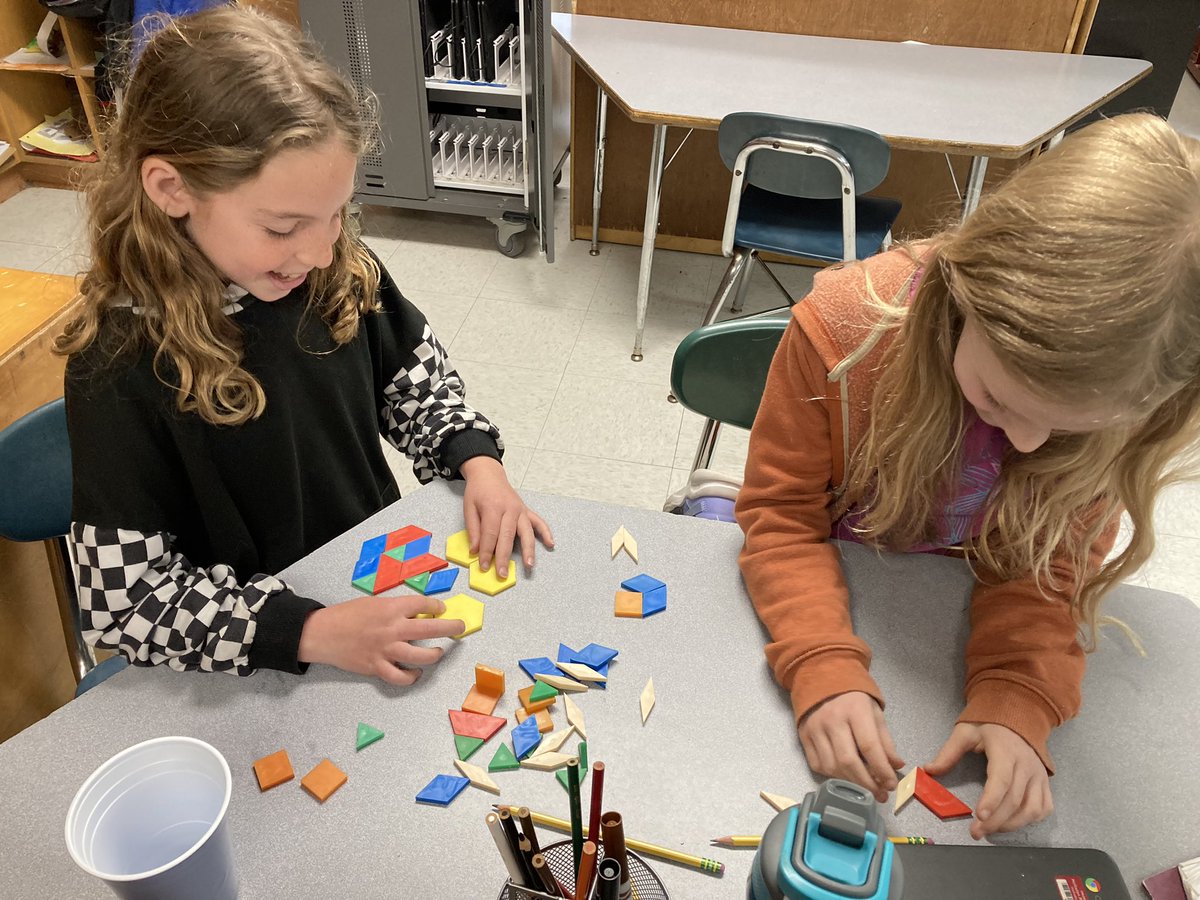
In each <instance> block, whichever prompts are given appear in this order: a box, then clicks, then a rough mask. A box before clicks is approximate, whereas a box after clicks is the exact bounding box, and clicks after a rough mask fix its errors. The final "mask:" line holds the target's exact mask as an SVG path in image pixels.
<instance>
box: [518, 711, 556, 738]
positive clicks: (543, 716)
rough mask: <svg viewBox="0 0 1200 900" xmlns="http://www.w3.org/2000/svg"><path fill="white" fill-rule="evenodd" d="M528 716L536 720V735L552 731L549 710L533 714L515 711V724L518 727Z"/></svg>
mask: <svg viewBox="0 0 1200 900" xmlns="http://www.w3.org/2000/svg"><path fill="white" fill-rule="evenodd" d="M530 716H533V717H534V718H536V719H537V726H538V734H546V733H547V732H551V731H553V730H554V720H553V719H552V718H550V710H548V709H539V710H538V711H537V712H535V713H530V712H526V711H525V710H523V709H518V710H517V724H518V725H520V724H521V723H522V722H524V721H525V720H526V719H528V718H529V717H530Z"/></svg>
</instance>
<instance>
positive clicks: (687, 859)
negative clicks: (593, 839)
mask: <svg viewBox="0 0 1200 900" xmlns="http://www.w3.org/2000/svg"><path fill="white" fill-rule="evenodd" d="M492 808H493V809H495V810H502V809H509V810H511V809H516V807H513V806H505V805H503V804H500V803H495V804H493V805H492ZM529 815H530V816H531V817H532V818H533V821H535V822H537V823H538V824H539V825H545V826H546V827H547V828H553V829H555V830H556V831H565V832H566V833H567V834H570V833H571V823H570V822H568V821H567V820H566V819H559V818H557V817H555V816H548V815H546V814H545V813H539V812H531V813H530V814H529ZM601 832H602V833H603V828H601ZM583 836H584V837H590V835H589V834H588V831H587V826H586V825H585V826H584V832H583ZM625 846H626V847H627V848H628V849H630V850H636V851H637V852H638V853H645V854H646V855H647V856H656V857H658V858H659V859H666V860H670V861H671V862H675V863H679V864H680V865H684V866H691V867H692V868H695V869H699V870H700V871H701V872H707V873H708V874H709V875H716V876H718V877H719V876H721V875H724V874H725V863H723V862H719V861H717V860H715V859H709V858H708V857H706V856H693V855H692V854H691V853H681V852H679V851H678V850H672V849H670V848H668V847H660V846H658V845H657V844H649V843H647V842H646V841H639V840H635V839H634V838H631V837H627V838H625ZM597 871H599V867H597Z"/></svg>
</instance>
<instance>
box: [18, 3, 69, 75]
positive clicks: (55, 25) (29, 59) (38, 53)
mask: <svg viewBox="0 0 1200 900" xmlns="http://www.w3.org/2000/svg"><path fill="white" fill-rule="evenodd" d="M4 61H5V62H6V63H10V64H12V65H17V66H65V65H69V60H68V59H67V51H66V47H65V45H64V44H63V37H62V26H61V24H60V23H59V21H58V16H57V15H55V14H54V13H46V18H45V19H43V20H42V25H41V27H40V28H38V33H37V36H36V37H35V38H34V39H33V40H31V41H30V42H29V43H28V44H26V45H25V46H24V47H22V48H21V49H20V50H16V51H14V52H12V53H10V54H8V56H6V57H4Z"/></svg>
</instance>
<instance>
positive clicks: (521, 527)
mask: <svg viewBox="0 0 1200 900" xmlns="http://www.w3.org/2000/svg"><path fill="white" fill-rule="evenodd" d="M460 471H461V472H462V475H463V478H465V479H466V480H467V489H466V491H465V492H464V494H463V518H464V519H465V520H466V522H467V537H469V538H470V540H471V552H472V553H477V554H478V555H479V568H481V569H483V570H484V571H485V572H486V571H487V569H488V567H489V566H490V565H491V564H492V562H493V559H494V561H495V563H496V572H497V574H499V576H500V577H501V578H505V577H507V576H508V559H509V557H510V556H511V555H512V551H513V543H514V541H515V540H516V539H517V538H520V540H521V558H522V559H523V560H524V561H525V567H526V568H530V567H532V566H533V553H534V547H535V541H534V534H535V533H536V534H537V537H539V538H541V541H542V543H543V544H545V545H546V547H547V548H548V549H553V548H554V535H552V534H551V533H550V526H549V525H547V524H546V523H545V522H543V521H542V518H541V516H539V515H538V514H537V513H535V512H534V511H533V510H531V509H530V508H529V507H527V506H526V505H525V503H524V502H523V501H522V500H521V498H520V497H519V496H517V492H516V491H514V490H513V488H512V485H510V484H509V483H508V476H507V475H506V474H505V473H504V466H502V465H500V463H499V462H498V461H497V460H494V459H492V458H491V457H490V456H473V457H471V458H470V459H468V460H467V461H466V462H465V463H463V464H462V466H461V468H460Z"/></svg>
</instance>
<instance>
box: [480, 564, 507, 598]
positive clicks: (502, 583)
mask: <svg viewBox="0 0 1200 900" xmlns="http://www.w3.org/2000/svg"><path fill="white" fill-rule="evenodd" d="M516 583H517V561H516V560H515V559H510V560H509V561H508V577H507V578H501V577H500V576H499V575H497V574H496V563H495V561H494V560H493V561H492V565H491V567H490V568H489V569H488V570H487V571H486V572H484V571H483V570H482V569H480V568H479V560H475V562H473V563H471V590H473V591H479V593H481V594H487V595H488V596H489V597H495V596H496V595H497V594H498V593H500V592H501V591H507V590H508V589H509V588H510V587H512V586H513V585H514V584H516Z"/></svg>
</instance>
